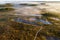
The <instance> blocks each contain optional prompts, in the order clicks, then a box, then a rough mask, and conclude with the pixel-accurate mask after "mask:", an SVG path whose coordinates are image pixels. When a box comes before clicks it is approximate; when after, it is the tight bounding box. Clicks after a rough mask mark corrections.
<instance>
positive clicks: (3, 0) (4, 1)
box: [0, 0, 60, 4]
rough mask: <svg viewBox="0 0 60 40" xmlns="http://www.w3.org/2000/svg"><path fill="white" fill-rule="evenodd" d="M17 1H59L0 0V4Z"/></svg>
mask: <svg viewBox="0 0 60 40" xmlns="http://www.w3.org/2000/svg"><path fill="white" fill-rule="evenodd" d="M18 1H23V2H26V1H60V0H0V4H1V3H8V2H18Z"/></svg>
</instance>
